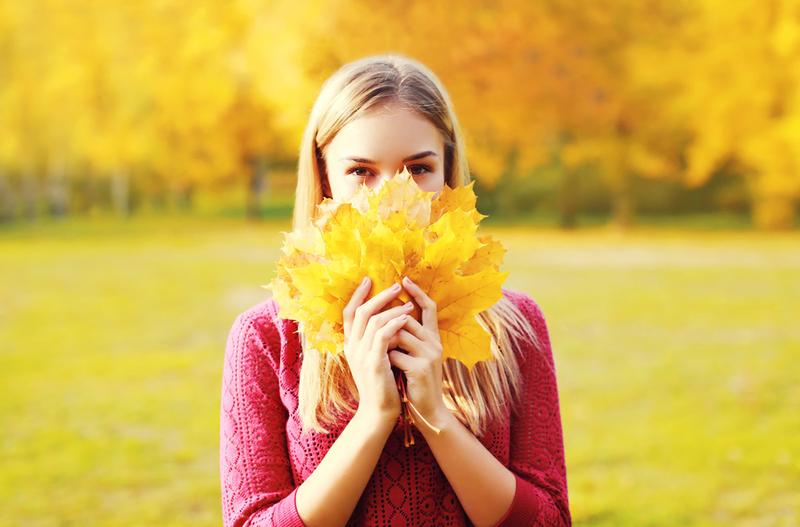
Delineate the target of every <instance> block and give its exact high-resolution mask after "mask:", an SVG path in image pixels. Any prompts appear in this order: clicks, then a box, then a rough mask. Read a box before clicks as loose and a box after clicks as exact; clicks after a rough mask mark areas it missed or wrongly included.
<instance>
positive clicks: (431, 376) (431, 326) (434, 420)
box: [389, 277, 450, 428]
mask: <svg viewBox="0 0 800 527" xmlns="http://www.w3.org/2000/svg"><path fill="white" fill-rule="evenodd" d="M402 284H403V288H404V289H405V290H406V291H408V293H409V294H410V295H411V297H412V298H413V299H414V301H415V302H416V304H417V305H418V306H419V307H420V308H421V310H422V324H420V323H419V322H417V321H416V320H415V319H414V318H413V317H408V319H407V321H406V324H405V325H404V326H403V327H402V328H401V329H400V330H399V331H398V332H397V334H396V335H395V337H394V338H393V339H392V341H393V342H395V343H396V344H397V346H398V347H400V348H402V349H403V350H405V351H407V352H408V353H407V354H406V353H403V352H402V351H400V350H398V349H393V350H390V351H389V362H390V363H391V364H392V365H393V366H395V367H397V368H399V369H401V370H402V371H403V372H405V374H406V379H407V383H406V393H407V395H408V398H409V399H410V400H411V402H412V403H413V405H414V408H416V410H417V412H419V413H420V414H422V417H424V418H425V420H427V421H428V422H429V423H431V424H432V425H433V426H436V427H439V426H440V425H441V424H443V420H444V419H446V418H447V414H449V412H450V410H449V409H448V408H447V407H446V406H445V404H444V400H443V399H442V362H443V359H442V341H441V338H440V337H439V324H438V318H437V312H436V303H435V302H434V301H433V299H432V298H431V297H429V296H428V295H427V294H426V293H425V291H423V290H422V288H421V287H419V286H418V285H417V284H415V283H414V282H412V281H411V279H410V278H408V277H405V278H403V281H402ZM412 413H415V412H414V411H413V410H412ZM414 417H416V419H414V422H415V424H416V425H417V427H418V428H419V427H421V426H425V425H424V423H420V422H419V419H418V417H419V416H417V415H415V416H414Z"/></svg>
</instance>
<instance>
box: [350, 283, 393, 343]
mask: <svg viewBox="0 0 800 527" xmlns="http://www.w3.org/2000/svg"><path fill="white" fill-rule="evenodd" d="M402 289H403V288H402V287H400V284H394V285H393V286H390V287H387V288H386V289H384V290H383V291H381V292H380V293H378V294H376V295H375V296H373V297H372V298H370V299H369V300H367V301H366V302H364V303H363V304H361V305H360V306H357V307H356V310H355V316H354V317H353V325H352V327H351V328H350V331H351V334H352V335H353V337H355V338H358V339H360V338H362V337H363V335H364V329H366V327H367V322H369V318H370V317H371V316H372V315H374V314H375V313H377V312H378V311H380V310H381V308H382V307H383V306H385V305H386V304H388V303H389V302H390V301H391V300H392V299H394V298H395V297H397V295H399V294H400V291H402Z"/></svg>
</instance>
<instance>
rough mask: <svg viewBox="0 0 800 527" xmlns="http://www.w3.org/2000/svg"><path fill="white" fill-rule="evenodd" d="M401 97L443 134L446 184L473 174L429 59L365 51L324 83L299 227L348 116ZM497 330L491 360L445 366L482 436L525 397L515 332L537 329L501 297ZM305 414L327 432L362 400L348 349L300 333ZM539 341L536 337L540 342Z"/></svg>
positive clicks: (447, 393) (306, 141)
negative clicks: (341, 351)
mask: <svg viewBox="0 0 800 527" xmlns="http://www.w3.org/2000/svg"><path fill="white" fill-rule="evenodd" d="M388 103H400V104H402V105H403V106H404V107H406V108H409V109H411V110H413V111H416V112H418V113H419V114H420V115H422V116H424V117H425V118H427V119H428V120H429V121H430V122H431V123H432V124H434V125H435V126H436V128H437V129H438V130H439V131H440V132H441V134H442V137H443V138H444V150H445V151H444V158H445V162H444V172H445V183H447V184H448V185H449V186H450V187H453V188H455V187H457V186H462V185H466V184H468V183H469V181H470V174H469V168H468V166H467V160H466V151H465V147H464V139H463V136H462V133H461V128H460V126H459V123H458V120H457V118H456V115H455V112H454V110H453V104H452V103H451V101H450V97H449V95H448V93H447V91H446V90H445V88H444V86H443V85H442V83H441V81H439V79H438V78H437V77H436V75H434V73H433V72H432V71H430V70H429V69H428V68H427V67H426V66H425V65H423V64H421V63H420V62H418V61H416V60H413V59H411V58H409V57H406V56H403V55H399V54H384V55H374V56H369V57H365V58H362V59H359V60H356V61H353V62H350V63H348V64H345V65H344V66H342V67H341V68H340V69H339V70H338V71H336V72H335V73H334V74H333V75H332V76H331V77H330V78H328V80H327V81H325V83H324V84H323V86H322V89H321V90H320V93H319V95H318V97H317V100H316V102H315V103H314V106H313V108H312V110H311V114H310V117H309V120H308V124H307V126H306V129H305V132H304V134H303V139H302V144H301V145H300V152H299V162H298V171H297V190H296V195H295V206H294V216H293V227H294V228H299V227H303V226H307V225H309V224H311V223H312V222H313V220H314V219H315V218H316V217H317V215H316V212H317V211H316V206H317V204H319V203H320V202H321V201H322V199H323V197H330V193H329V186H328V182H327V171H326V168H325V150H326V148H327V146H328V144H329V143H330V142H331V140H332V139H333V137H334V136H335V135H336V134H337V133H338V132H339V130H341V129H342V127H344V126H345V125H346V124H347V123H349V122H350V121H352V120H354V119H356V118H358V117H359V116H361V115H362V114H364V113H366V112H368V111H369V110H370V109H372V108H375V107H377V106H378V105H382V104H388ZM477 320H478V323H479V324H480V325H481V326H482V327H483V328H484V329H485V330H486V331H487V332H489V334H491V336H492V339H491V350H492V355H493V360H488V361H481V362H478V363H477V364H475V365H474V366H473V367H472V369H471V370H469V369H468V368H467V367H466V366H464V365H463V364H462V363H461V362H459V361H456V360H454V359H451V358H448V359H446V360H445V361H444V363H443V365H442V368H443V370H442V376H443V379H442V380H443V391H444V393H443V400H444V403H445V406H447V407H448V408H449V409H450V410H451V412H453V414H454V415H455V416H456V418H458V420H459V421H461V422H462V423H463V424H464V425H465V426H467V427H468V428H469V429H470V430H471V432H472V433H473V434H474V435H476V436H480V435H481V434H482V433H483V431H484V430H485V427H486V426H487V424H488V423H489V422H490V421H491V420H493V419H495V418H498V417H501V416H502V415H503V412H504V407H505V405H506V404H507V402H508V401H510V400H513V401H515V402H519V393H520V383H521V379H520V375H519V368H518V362H517V357H516V355H515V353H514V349H515V339H516V338H527V339H530V340H532V341H533V342H534V343H536V342H537V341H536V334H535V332H534V330H533V328H532V327H531V324H530V322H529V321H528V319H527V318H526V317H525V315H524V314H523V313H522V312H521V311H520V310H519V308H518V307H517V306H516V305H515V304H514V303H513V302H511V301H510V300H509V299H508V298H506V297H505V296H503V297H502V298H501V299H500V300H499V301H498V302H497V303H496V304H494V305H493V306H492V307H491V308H489V309H487V310H486V311H483V312H481V313H479V314H478V315H477ZM300 337H301V341H302V345H303V346H302V347H303V350H304V352H303V359H302V366H301V370H300V386H299V394H298V398H299V409H298V411H299V414H300V418H301V421H302V423H303V428H313V429H314V430H317V431H318V432H322V433H328V432H329V430H328V429H327V428H326V426H328V425H331V424H333V423H335V422H336V421H337V420H338V419H340V418H341V417H342V416H348V415H352V414H353V413H354V412H355V411H356V409H357V407H358V389H357V387H356V385H355V382H354V381H353V378H352V375H351V374H350V370H349V367H348V365H347V360H346V359H345V357H344V356H343V355H341V356H340V355H334V354H330V353H320V352H318V351H316V350H310V349H309V348H308V347H307V345H306V339H305V337H304V335H302V333H301V335H300ZM537 347H538V344H537Z"/></svg>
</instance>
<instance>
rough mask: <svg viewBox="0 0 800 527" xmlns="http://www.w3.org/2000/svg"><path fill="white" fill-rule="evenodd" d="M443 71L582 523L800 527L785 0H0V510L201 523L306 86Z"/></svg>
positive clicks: (278, 224) (24, 516)
mask: <svg viewBox="0 0 800 527" xmlns="http://www.w3.org/2000/svg"><path fill="white" fill-rule="evenodd" d="M381 52H398V53H403V54H406V55H409V56H412V57H414V58H417V59H418V60H421V61H422V62H424V63H425V64H427V65H428V66H429V67H430V68H431V69H432V70H433V71H434V72H435V73H436V74H437V75H438V76H439V77H440V78H441V79H442V81H443V82H444V84H445V86H446V87H447V88H448V90H449V92H450V94H451V96H452V99H453V102H454V104H455V108H456V112H457V114H458V116H459V118H460V120H461V122H462V126H463V127H464V132H465V135H466V138H467V143H468V157H469V162H470V165H471V168H472V172H473V177H474V178H475V180H476V187H475V188H476V192H477V193H478V195H479V201H478V208H479V210H481V211H482V212H483V213H486V214H488V215H489V217H488V218H487V219H486V220H484V222H483V224H482V227H481V228H482V229H485V230H486V232H491V233H492V234H494V235H495V236H497V237H498V238H499V239H501V240H502V241H503V242H504V244H505V245H506V247H507V249H508V253H507V255H506V259H505V263H504V268H505V270H508V271H510V273H511V274H510V277H509V279H508V283H507V287H509V288H514V289H519V290H522V291H525V292H526V293H528V294H530V295H531V296H532V297H533V298H534V299H536V301H537V302H538V303H539V305H540V306H541V307H542V309H543V311H544V313H545V316H546V318H547V320H548V324H549V329H550V333H551V338H552V342H553V350H554V354H555V359H556V364H557V369H558V375H559V389H560V397H561V412H562V420H563V425H564V434H565V447H566V454H567V470H568V481H569V494H570V502H571V508H572V511H573V517H574V521H575V524H576V525H582V526H665V527H666V526H675V525H684V526H730V525H742V526H796V525H800V492H798V489H800V417H798V416H799V415H800V365H799V364H798V359H800V323H798V314H800V235H799V234H798V230H797V225H798V220H797V213H796V209H797V202H798V198H800V1H798V0H767V1H761V2H755V1H745V0H724V1H723V0H692V1H686V0H669V1H665V0H648V1H644V0H642V1H634V0H615V1H612V0H602V1H597V2H578V1H567V0H564V1H540V2H528V1H521V0H506V1H492V2H480V1H474V0H464V1H459V2H453V1H442V2H424V3H423V2H413V3H411V2H397V1H384V2H366V1H358V0H309V1H296V0H295V1H285V0H275V1H258V0H226V1H222V0H220V1H210V0H193V1H191V2H189V1H178V0H138V1H136V2H132V1H124V0H116V1H112V0H107V1H103V2H99V1H96V0H26V1H17V0H0V359H1V360H2V365H1V366H0V427H1V428H2V431H3V432H2V438H1V439H0V503H2V504H3V505H2V507H0V525H9V526H11V525H26V526H85V525H102V526H131V525H162V526H167V525H174V526H185V525H193V526H200V525H203V526H205V525H207V526H211V525H220V523H221V514H220V497H219V492H220V490H219V473H218V461H219V460H218V434H219V432H218V426H219V401H220V399H219V395H220V383H221V374H222V358H223V352H224V345H225V338H226V335H227V332H228V330H229V329H230V326H231V323H232V322H233V319H234V317H235V316H236V315H237V314H238V313H239V312H241V311H242V310H244V309H246V308H247V307H249V306H251V305H253V304H254V303H256V302H259V301H261V300H264V299H265V298H266V297H267V296H268V295H269V293H268V291H266V290H265V289H263V288H261V287H260V285H261V284H265V283H267V282H268V281H269V279H270V278H271V277H272V275H273V265H274V262H275V261H276V259H277V257H278V254H279V248H280V243H281V232H282V231H286V230H288V229H289V228H290V214H291V209H292V200H293V191H294V185H295V179H294V178H295V176H294V169H295V166H296V162H297V158H296V152H297V149H298V146H299V142H300V136H301V132H302V129H303V127H304V125H305V120H306V118H307V116H308V112H309V110H310V107H311V105H312V103H313V100H314V97H315V96H316V94H317V92H318V90H319V87H320V85H321V83H322V82H323V81H324V79H325V78H327V76H328V75H330V74H331V73H332V72H333V71H335V70H336V69H337V68H338V67H339V66H340V65H342V64H343V63H345V62H348V61H350V60H353V59H356V58H360V57H362V56H364V55H368V54H374V53H381Z"/></svg>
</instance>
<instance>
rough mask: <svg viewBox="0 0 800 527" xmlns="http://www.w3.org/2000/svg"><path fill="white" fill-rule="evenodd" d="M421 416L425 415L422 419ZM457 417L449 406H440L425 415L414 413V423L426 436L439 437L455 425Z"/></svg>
mask: <svg viewBox="0 0 800 527" xmlns="http://www.w3.org/2000/svg"><path fill="white" fill-rule="evenodd" d="M421 417H424V419H422V418H421ZM455 421H456V417H455V416H454V415H453V413H452V412H451V411H450V409H449V408H447V406H444V405H442V406H439V407H438V408H436V409H435V410H433V411H432V412H430V413H429V414H426V415H424V416H420V415H417V414H416V413H415V415H414V424H415V425H416V427H417V429H418V430H419V431H420V432H421V433H422V435H423V436H424V437H425V438H426V440H427V439H428V438H431V437H437V436H440V435H442V434H443V433H444V432H445V431H447V430H449V429H451V428H452V427H453V426H454V422H455Z"/></svg>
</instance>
